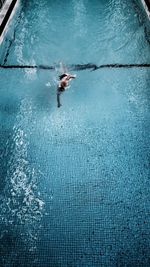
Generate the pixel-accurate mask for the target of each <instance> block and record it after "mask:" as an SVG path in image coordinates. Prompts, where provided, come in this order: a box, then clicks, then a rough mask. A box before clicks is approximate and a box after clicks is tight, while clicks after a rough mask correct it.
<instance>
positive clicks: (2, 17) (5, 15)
mask: <svg viewBox="0 0 150 267" xmlns="http://www.w3.org/2000/svg"><path fill="white" fill-rule="evenodd" d="M18 2H19V0H7V1H6V2H5V4H4V6H3V7H2V10H1V12H0V44H1V43H2V41H3V38H4V33H5V32H6V29H7V25H8V23H9V21H10V19H11V18H12V17H13V15H14V13H15V8H16V7H17V3H18Z"/></svg>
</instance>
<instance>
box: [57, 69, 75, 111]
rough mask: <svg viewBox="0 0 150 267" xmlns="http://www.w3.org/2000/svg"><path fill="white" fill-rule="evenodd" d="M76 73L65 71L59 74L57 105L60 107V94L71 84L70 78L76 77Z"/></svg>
mask: <svg viewBox="0 0 150 267" xmlns="http://www.w3.org/2000/svg"><path fill="white" fill-rule="evenodd" d="M75 78H76V75H71V74H69V73H63V74H62V75H60V76H59V79H60V81H59V84H58V87H57V106H58V108H60V106H61V104H60V95H61V93H62V92H64V91H65V90H66V88H67V86H68V85H69V80H71V79H75Z"/></svg>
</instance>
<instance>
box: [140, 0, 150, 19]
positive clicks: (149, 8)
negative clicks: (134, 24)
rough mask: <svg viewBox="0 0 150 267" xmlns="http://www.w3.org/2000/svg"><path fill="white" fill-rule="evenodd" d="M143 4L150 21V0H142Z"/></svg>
mask: <svg viewBox="0 0 150 267" xmlns="http://www.w3.org/2000/svg"><path fill="white" fill-rule="evenodd" d="M141 2H142V4H143V7H144V9H145V11H146V13H147V16H148V18H149V19H150V0H141Z"/></svg>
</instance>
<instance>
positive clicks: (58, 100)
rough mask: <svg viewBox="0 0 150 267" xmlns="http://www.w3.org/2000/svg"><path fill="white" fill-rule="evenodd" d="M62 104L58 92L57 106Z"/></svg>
mask: <svg viewBox="0 0 150 267" xmlns="http://www.w3.org/2000/svg"><path fill="white" fill-rule="evenodd" d="M61 106H62V105H61V103H60V93H57V107H58V108H60V107H61Z"/></svg>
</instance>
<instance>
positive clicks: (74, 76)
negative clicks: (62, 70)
mask: <svg viewBox="0 0 150 267" xmlns="http://www.w3.org/2000/svg"><path fill="white" fill-rule="evenodd" d="M75 78H76V75H71V74H68V77H67V79H68V80H70V79H75Z"/></svg>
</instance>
